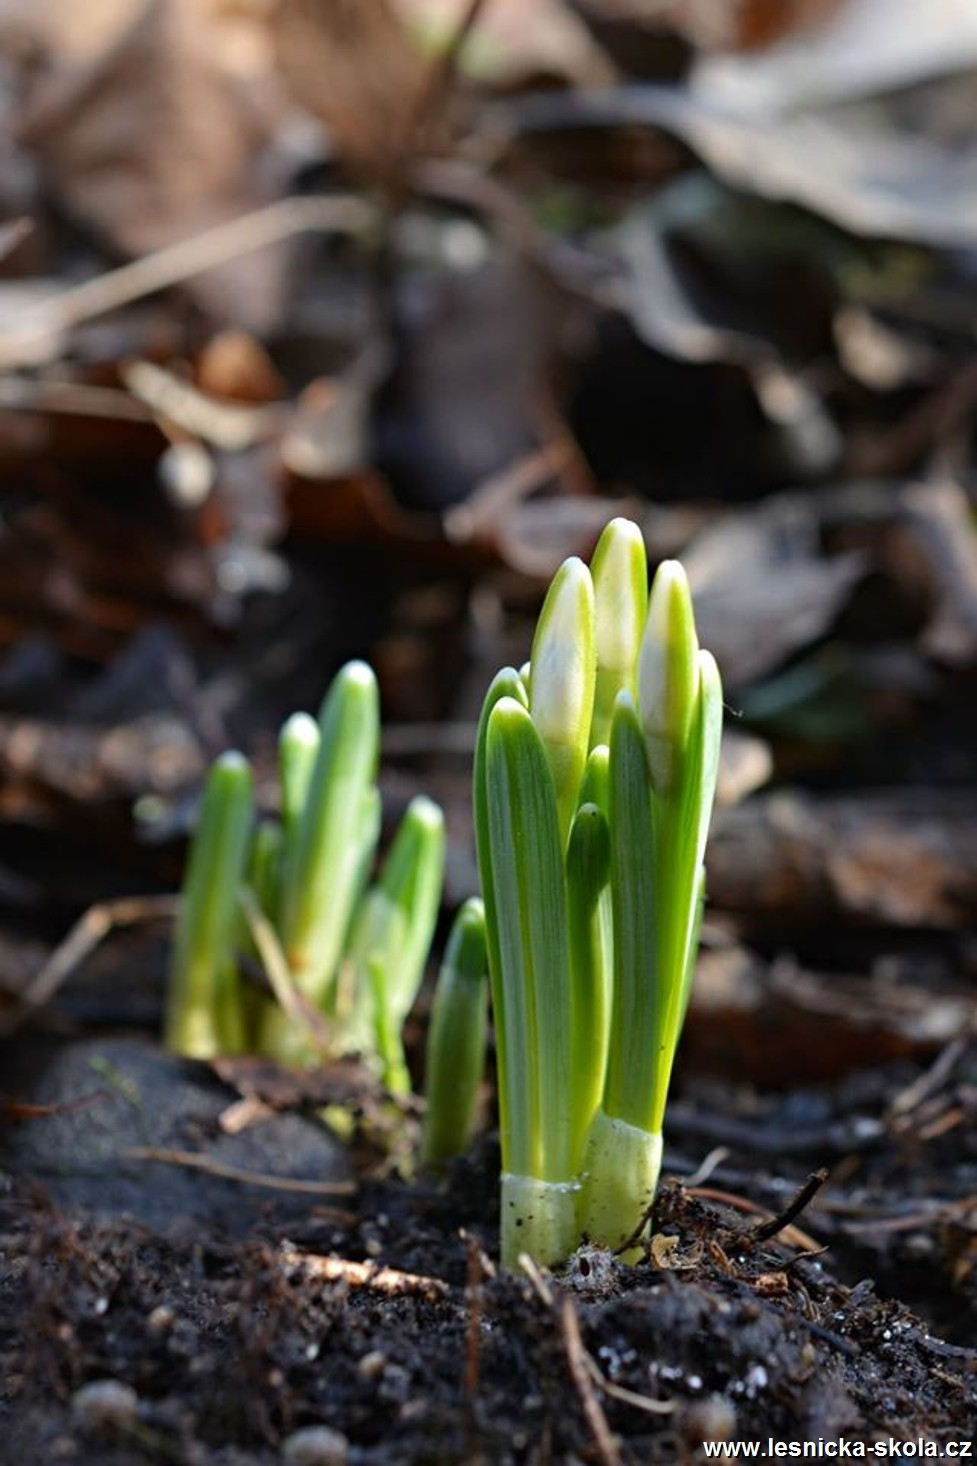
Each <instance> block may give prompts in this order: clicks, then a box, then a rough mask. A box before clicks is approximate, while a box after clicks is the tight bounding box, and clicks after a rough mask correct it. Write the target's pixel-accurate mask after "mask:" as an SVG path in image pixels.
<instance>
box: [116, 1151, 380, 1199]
mask: <svg viewBox="0 0 977 1466" xmlns="http://www.w3.org/2000/svg"><path fill="white" fill-rule="evenodd" d="M119 1156H120V1157H121V1158H122V1159H123V1160H127V1161H155V1162H158V1163H159V1164H160V1165H163V1166H185V1167H186V1168H187V1169H188V1170H191V1171H204V1172H205V1173H206V1174H207V1175H208V1176H216V1177H218V1178H219V1179H220V1180H221V1181H239V1182H240V1183H241V1185H242V1186H260V1187H262V1188H263V1189H264V1190H266V1191H289V1192H292V1193H294V1194H295V1195H296V1196H352V1195H354V1193H355V1191H356V1184H355V1182H353V1181H301V1180H297V1179H294V1178H293V1177H291V1176H271V1175H269V1174H268V1173H267V1172H266V1171H245V1170H242V1169H241V1167H240V1166H229V1165H227V1164H226V1163H225V1162H224V1161H217V1160H214V1158H213V1156H208V1155H202V1154H201V1153H200V1152H199V1151H195V1150H164V1149H159V1148H157V1147H156V1146H148V1145H134V1146H130V1147H129V1148H127V1149H125V1150H120V1151H119Z"/></svg>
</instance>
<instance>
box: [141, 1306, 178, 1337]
mask: <svg viewBox="0 0 977 1466" xmlns="http://www.w3.org/2000/svg"><path fill="white" fill-rule="evenodd" d="M146 1323H147V1325H148V1327H149V1328H150V1329H151V1330H152V1332H153V1333H154V1334H165V1333H167V1332H168V1331H169V1330H170V1329H171V1328H172V1327H173V1325H174V1324H175V1323H176V1314H175V1313H174V1311H173V1309H172V1308H171V1307H170V1306H169V1304H168V1303H161V1304H159V1306H158V1307H157V1308H154V1309H153V1311H152V1313H151V1314H150V1315H149V1317H148V1318H147V1320H146Z"/></svg>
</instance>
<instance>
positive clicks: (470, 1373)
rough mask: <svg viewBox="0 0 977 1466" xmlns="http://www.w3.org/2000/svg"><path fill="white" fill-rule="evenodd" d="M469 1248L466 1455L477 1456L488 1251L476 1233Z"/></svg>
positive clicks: (465, 1376)
mask: <svg viewBox="0 0 977 1466" xmlns="http://www.w3.org/2000/svg"><path fill="white" fill-rule="evenodd" d="M465 1245H466V1248H467V1252H468V1270H467V1286H466V1288H465V1296H466V1298H467V1302H468V1319H467V1321H466V1324H465V1374H464V1391H465V1407H464V1408H465V1436H466V1438H467V1450H466V1453H465V1454H466V1458H467V1459H469V1460H470V1459H472V1458H473V1457H474V1456H475V1438H476V1435H477V1433H478V1385H479V1379H480V1376H481V1365H482V1280H483V1279H484V1277H485V1270H484V1268H483V1266H482V1259H483V1257H484V1255H485V1254H484V1253H483V1252H482V1249H481V1248H480V1247H479V1245H478V1243H477V1242H476V1240H475V1238H474V1237H471V1236H468V1235H467V1234H466V1236H465Z"/></svg>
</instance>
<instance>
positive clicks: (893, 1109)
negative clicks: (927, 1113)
mask: <svg viewBox="0 0 977 1466" xmlns="http://www.w3.org/2000/svg"><path fill="white" fill-rule="evenodd" d="M972 1037H973V1035H972V1034H966V1033H961V1034H958V1035H957V1036H956V1038H952V1039H951V1040H950V1042H949V1043H948V1044H947V1045H946V1046H945V1047H944V1048H942V1049H941V1050H940V1052H939V1053H938V1054H937V1056H936V1058H935V1059H934V1060H933V1063H932V1064H931V1065H930V1067H929V1068H928V1069H926V1070H924V1072H923V1073H922V1074H919V1075H917V1077H916V1078H915V1079H914V1080H913V1082H912V1083H911V1084H908V1085H907V1086H906V1088H905V1089H902V1090H900V1091H899V1093H898V1094H897V1095H896V1097H895V1098H894V1099H893V1101H892V1103H891V1104H890V1105H889V1115H890V1117H891V1118H893V1119H895V1118H897V1117H902V1116H904V1115H908V1114H910V1113H911V1112H912V1111H913V1110H915V1109H916V1108H917V1107H918V1106H919V1105H921V1104H922V1103H923V1100H925V1099H928V1098H929V1096H930V1095H931V1094H932V1093H933V1091H934V1090H935V1089H938V1088H939V1086H940V1085H941V1084H942V1083H943V1081H944V1079H947V1078H948V1077H949V1075H950V1073H951V1072H952V1070H953V1069H954V1067H955V1066H956V1063H957V1060H958V1059H960V1058H961V1057H962V1056H963V1054H964V1053H965V1052H966V1050H967V1046H968V1044H969V1043H970V1042H971V1040H972Z"/></svg>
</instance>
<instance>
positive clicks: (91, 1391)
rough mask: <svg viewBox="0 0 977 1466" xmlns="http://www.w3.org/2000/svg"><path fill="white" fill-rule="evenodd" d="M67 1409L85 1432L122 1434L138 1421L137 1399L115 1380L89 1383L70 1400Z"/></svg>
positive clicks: (133, 1393) (133, 1391) (120, 1381)
mask: <svg viewBox="0 0 977 1466" xmlns="http://www.w3.org/2000/svg"><path fill="white" fill-rule="evenodd" d="M71 1408H72V1410H73V1411H74V1413H75V1415H77V1416H78V1417H79V1419H80V1420H81V1421H82V1423H83V1424H84V1425H86V1426H87V1427H88V1429H89V1430H105V1429H115V1430H125V1429H126V1428H131V1427H132V1426H133V1425H135V1424H136V1421H137V1419H138V1417H139V1396H138V1395H137V1394H136V1392H135V1390H134V1389H133V1388H132V1386H131V1385H127V1384H125V1383H123V1381H122V1380H119V1379H93V1380H92V1381H91V1382H90V1383H89V1384H87V1385H82V1387H81V1389H80V1390H76V1391H75V1393H74V1394H73V1395H72V1397H71Z"/></svg>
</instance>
